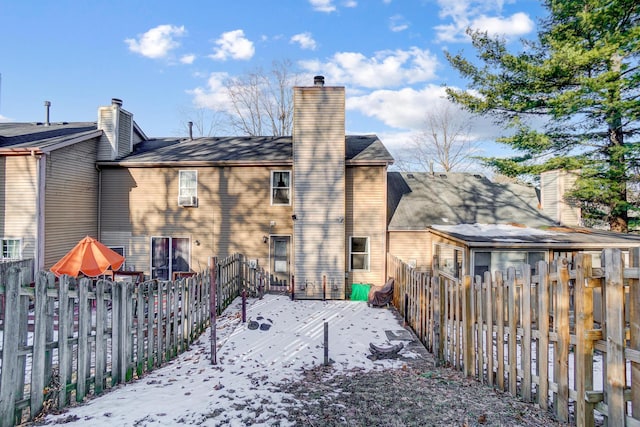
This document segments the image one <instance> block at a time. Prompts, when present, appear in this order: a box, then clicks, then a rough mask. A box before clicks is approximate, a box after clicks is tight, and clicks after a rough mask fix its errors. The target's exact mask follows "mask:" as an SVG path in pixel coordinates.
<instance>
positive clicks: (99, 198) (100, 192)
mask: <svg viewBox="0 0 640 427" xmlns="http://www.w3.org/2000/svg"><path fill="white" fill-rule="evenodd" d="M96 170H97V171H98V212H97V214H98V215H97V216H98V223H97V227H98V230H97V231H98V236H97V237H98V240H100V241H102V169H100V166H99V165H98V164H96Z"/></svg>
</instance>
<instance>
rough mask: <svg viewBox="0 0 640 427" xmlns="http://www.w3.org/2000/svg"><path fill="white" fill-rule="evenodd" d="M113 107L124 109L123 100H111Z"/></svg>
mask: <svg viewBox="0 0 640 427" xmlns="http://www.w3.org/2000/svg"><path fill="white" fill-rule="evenodd" d="M111 105H113V106H115V107H122V99H118V98H111Z"/></svg>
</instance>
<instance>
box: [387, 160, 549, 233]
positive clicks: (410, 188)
mask: <svg viewBox="0 0 640 427" xmlns="http://www.w3.org/2000/svg"><path fill="white" fill-rule="evenodd" d="M388 191H389V194H388V201H389V204H390V206H389V208H390V214H391V219H390V222H389V231H395V230H425V229H426V228H427V227H430V226H432V225H438V224H439V225H455V224H475V223H484V224H510V223H517V224H524V225H527V226H530V227H538V226H544V225H554V224H555V222H554V221H553V220H552V219H550V218H548V217H547V216H545V215H544V214H543V213H542V211H541V210H540V209H538V196H537V193H536V189H535V188H533V187H529V186H526V185H521V184H513V183H509V184H499V183H495V182H491V181H490V180H489V179H487V178H486V177H484V176H482V175H478V174H470V173H434V174H431V173H425V172H413V173H408V172H390V173H389V176H388Z"/></svg>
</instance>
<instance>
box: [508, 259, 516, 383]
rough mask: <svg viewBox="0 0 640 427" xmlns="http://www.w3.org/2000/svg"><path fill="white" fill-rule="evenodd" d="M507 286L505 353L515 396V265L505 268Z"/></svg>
mask: <svg viewBox="0 0 640 427" xmlns="http://www.w3.org/2000/svg"><path fill="white" fill-rule="evenodd" d="M507 286H508V287H509V289H508V292H509V294H508V297H507V314H508V317H509V318H508V319H507V324H508V325H509V340H508V341H507V349H508V350H509V354H508V355H507V357H508V360H509V392H510V393H511V395H512V396H517V394H518V388H517V387H518V378H517V377H518V358H517V355H516V353H517V348H518V343H517V339H518V319H517V316H516V312H517V310H516V303H517V302H516V301H517V298H516V269H515V267H509V268H508V269H507Z"/></svg>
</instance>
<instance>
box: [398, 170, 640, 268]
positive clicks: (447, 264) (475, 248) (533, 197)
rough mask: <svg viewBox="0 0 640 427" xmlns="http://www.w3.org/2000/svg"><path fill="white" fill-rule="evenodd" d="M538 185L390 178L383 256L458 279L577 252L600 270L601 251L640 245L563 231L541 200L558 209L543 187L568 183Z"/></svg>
mask: <svg viewBox="0 0 640 427" xmlns="http://www.w3.org/2000/svg"><path fill="white" fill-rule="evenodd" d="M544 178H545V180H547V181H545V185H543V186H542V194H539V193H538V190H537V189H535V188H534V187H532V186H529V185H523V184H518V183H496V182H492V181H490V180H488V179H487V178H486V177H484V176H482V175H479V174H471V173H419V172H414V173H404V172H402V173H401V172H390V173H389V174H388V189H389V196H388V200H389V214H388V215H389V225H388V239H389V241H388V250H389V253H390V254H391V255H394V256H396V257H398V258H400V259H401V260H403V261H404V262H406V263H408V264H410V265H413V266H415V267H416V268H417V269H419V270H424V271H431V270H432V269H433V268H435V267H436V266H437V268H438V269H439V271H440V272H441V273H443V274H446V275H450V276H452V277H461V276H462V275H466V274H471V275H474V276H476V275H480V276H482V275H483V274H484V273H485V272H487V271H489V272H494V271H496V270H500V271H505V270H506V269H507V268H508V267H515V268H516V269H518V268H520V267H521V265H522V264H529V265H535V264H536V262H538V261H541V260H544V261H547V262H550V261H552V260H553V259H557V258H560V257H567V258H568V259H572V258H573V256H574V255H575V254H576V253H577V252H586V253H589V254H591V255H592V256H593V265H594V266H596V267H599V266H600V253H601V251H602V250H603V249H605V248H612V247H613V248H621V249H626V248H632V247H638V246H640V236H638V235H632V234H621V233H613V232H609V231H604V230H595V229H589V228H583V227H578V226H576V224H575V223H572V224H571V225H567V224H565V223H561V222H560V219H559V218H558V216H557V215H555V213H557V212H558V209H556V210H554V211H553V212H554V215H553V216H549V215H548V210H544V209H543V207H542V206H541V203H540V199H542V200H544V201H546V204H547V206H549V205H550V204H552V203H553V204H554V205H555V206H556V207H558V206H561V204H560V203H559V202H558V200H559V198H558V188H557V187H556V185H557V183H554V184H553V185H551V184H549V183H548V181H551V180H554V181H557V180H559V179H565V178H566V177H565V176H564V175H563V174H558V173H556V174H555V175H551V174H547V175H545V177H544ZM551 187H553V188H551ZM547 191H552V192H553V194H546V192H547ZM567 209H568V208H567ZM567 215H568V214H567ZM573 218H575V217H573Z"/></svg>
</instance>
